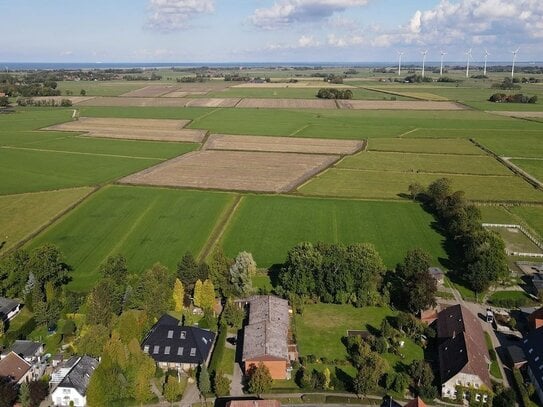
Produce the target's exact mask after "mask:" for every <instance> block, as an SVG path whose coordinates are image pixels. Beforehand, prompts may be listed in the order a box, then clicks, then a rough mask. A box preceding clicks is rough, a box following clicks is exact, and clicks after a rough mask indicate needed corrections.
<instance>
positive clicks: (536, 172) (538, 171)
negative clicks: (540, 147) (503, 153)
mask: <svg viewBox="0 0 543 407" xmlns="http://www.w3.org/2000/svg"><path fill="white" fill-rule="evenodd" d="M511 162H512V163H513V164H515V165H517V166H519V167H520V168H522V169H523V170H524V171H526V172H527V173H528V174H530V175H532V176H534V177H535V178H536V179H537V180H539V181H540V182H543V158H542V159H540V160H517V159H515V160H511Z"/></svg>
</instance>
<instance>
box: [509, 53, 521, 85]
mask: <svg viewBox="0 0 543 407" xmlns="http://www.w3.org/2000/svg"><path fill="white" fill-rule="evenodd" d="M519 51H520V48H517V50H516V51H511V53H512V54H513V66H512V68H511V79H513V78H514V77H515V62H517V54H518V52H519Z"/></svg>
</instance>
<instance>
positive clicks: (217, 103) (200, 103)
mask: <svg viewBox="0 0 543 407" xmlns="http://www.w3.org/2000/svg"><path fill="white" fill-rule="evenodd" d="M240 100H241V99H240V98H224V99H220V98H199V99H188V100H187V102H186V104H185V106H186V107H235V106H236V105H237V104H238V103H239V101H240Z"/></svg>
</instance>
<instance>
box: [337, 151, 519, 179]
mask: <svg viewBox="0 0 543 407" xmlns="http://www.w3.org/2000/svg"><path fill="white" fill-rule="evenodd" d="M337 168H345V169H354V170H368V171H385V172H387V171H393V172H408V173H439V174H443V173H449V174H475V175H511V174H512V173H511V171H510V170H508V169H507V167H505V166H504V165H502V164H500V163H499V162H498V161H497V160H495V159H494V158H491V157H490V156H473V155H454V154H422V153H386V152H373V151H369V152H362V153H359V154H357V155H355V156H349V157H346V158H345V159H343V161H341V162H340V163H339V164H337Z"/></svg>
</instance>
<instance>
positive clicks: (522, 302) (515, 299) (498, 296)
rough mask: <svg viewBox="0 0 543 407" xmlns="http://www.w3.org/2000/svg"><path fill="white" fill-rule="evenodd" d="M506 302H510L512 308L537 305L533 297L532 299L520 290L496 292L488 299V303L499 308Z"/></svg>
mask: <svg viewBox="0 0 543 407" xmlns="http://www.w3.org/2000/svg"><path fill="white" fill-rule="evenodd" d="M506 301H510V302H511V303H512V304H511V308H515V307H516V306H521V307H524V306H528V305H532V304H536V302H535V301H534V300H533V299H532V297H530V296H529V295H528V294H527V293H526V292H525V291H518V290H507V291H496V292H495V293H493V294H492V295H491V296H490V298H488V302H489V303H490V304H494V305H496V306H498V307H499V306H503V305H504V304H503V303H504V302H506Z"/></svg>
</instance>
